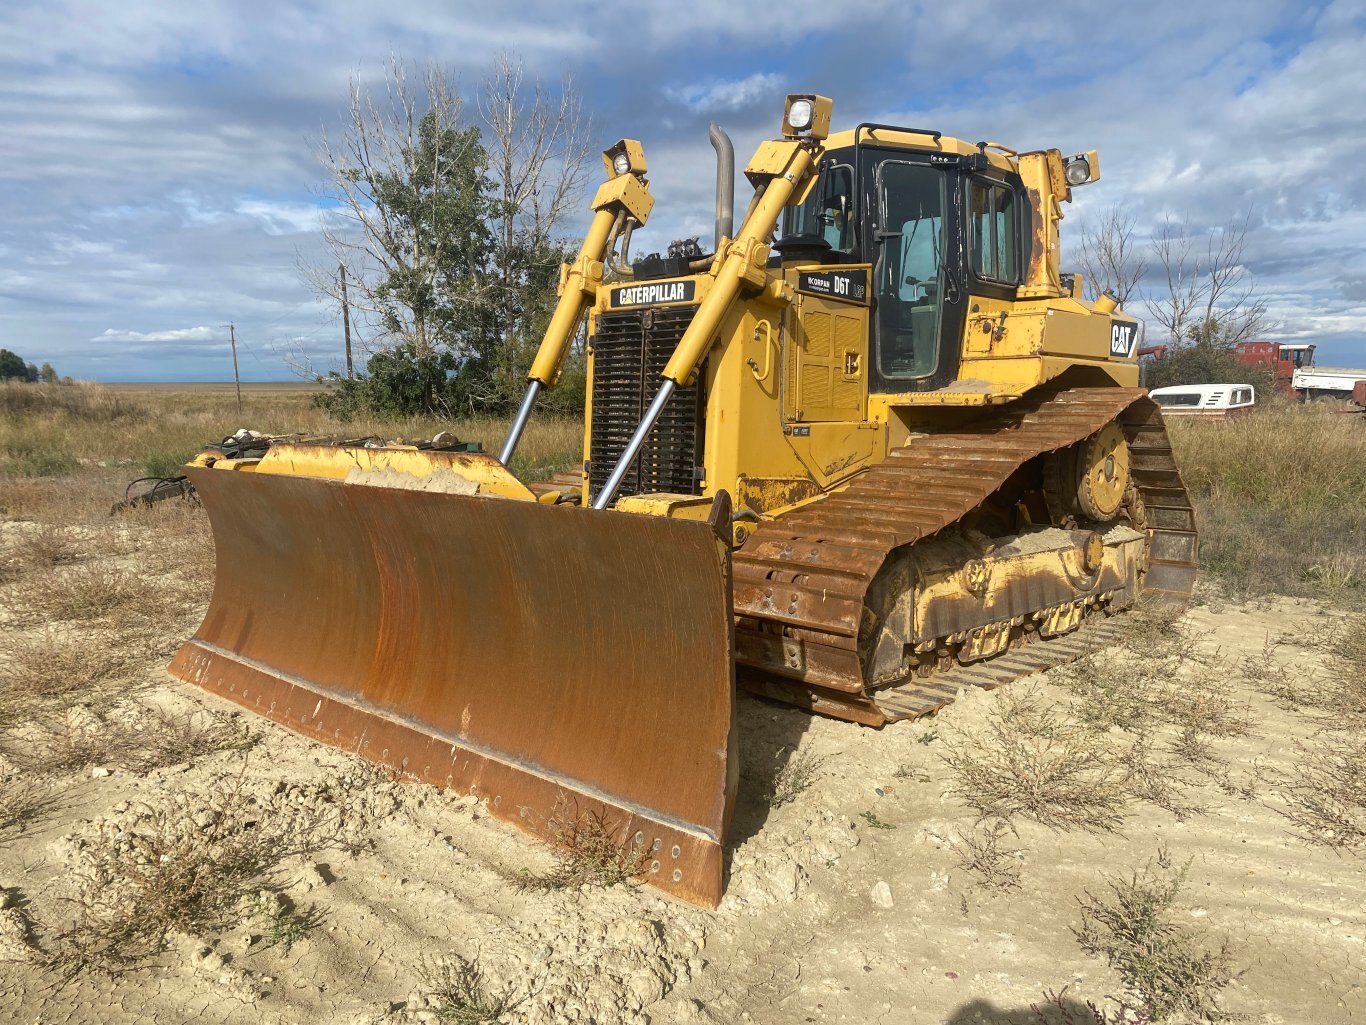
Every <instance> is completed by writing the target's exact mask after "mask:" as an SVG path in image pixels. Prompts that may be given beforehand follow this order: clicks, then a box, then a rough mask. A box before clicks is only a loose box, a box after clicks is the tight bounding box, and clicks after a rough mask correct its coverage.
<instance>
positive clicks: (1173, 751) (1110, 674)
mask: <svg viewBox="0 0 1366 1025" xmlns="http://www.w3.org/2000/svg"><path fill="white" fill-rule="evenodd" d="M1126 621H1127V622H1128V625H1129V627H1130V629H1129V630H1128V631H1127V633H1126V635H1125V636H1124V638H1123V640H1122V641H1121V642H1120V644H1119V645H1117V646H1116V648H1114V649H1111V650H1109V651H1107V652H1105V653H1103V654H1101V653H1098V654H1094V655H1090V656H1086V657H1084V658H1081V659H1079V660H1077V661H1076V662H1074V663H1073V664H1071V665H1070V666H1067V667H1065V668H1063V669H1061V670H1059V671H1058V672H1057V673H1056V674H1054V675H1055V677H1056V678H1057V680H1058V681H1059V682H1060V683H1061V684H1062V685H1063V687H1065V688H1066V689H1067V690H1069V691H1070V692H1071V693H1072V694H1073V695H1074V697H1075V701H1074V703H1073V705H1072V707H1071V711H1072V712H1073V714H1075V715H1076V716H1077V717H1078V718H1079V719H1080V720H1081V721H1083V722H1085V723H1086V724H1088V725H1089V726H1090V727H1092V728H1093V729H1095V730H1098V731H1106V732H1107V734H1108V735H1109V736H1110V738H1111V741H1110V742H1111V743H1112V744H1114V745H1115V746H1116V748H1117V749H1119V750H1120V751H1121V752H1122V753H1121V755H1120V758H1121V761H1122V763H1123V766H1124V770H1125V772H1126V774H1127V783H1126V785H1127V789H1128V791H1129V793H1130V794H1131V795H1132V796H1134V797H1136V798H1137V799H1139V800H1142V801H1146V802H1148V803H1150V804H1154V805H1156V806H1157V807H1160V808H1164V809H1166V810H1167V811H1169V812H1171V813H1172V814H1173V815H1175V816H1176V817H1177V818H1178V819H1184V818H1187V817H1189V816H1190V815H1192V814H1195V813H1197V812H1198V811H1200V806H1199V805H1198V804H1196V803H1195V802H1193V801H1192V800H1190V799H1189V798H1188V796H1187V793H1188V791H1189V790H1190V789H1191V788H1193V787H1195V786H1198V785H1199V784H1200V783H1201V782H1202V781H1203V780H1213V781H1214V782H1215V783H1216V784H1218V785H1219V786H1220V787H1221V788H1223V789H1224V790H1225V791H1226V792H1229V793H1235V792H1241V791H1239V788H1238V786H1237V785H1235V784H1234V782H1233V781H1232V778H1231V777H1230V776H1229V773H1228V767H1227V763H1226V762H1225V760H1224V759H1223V758H1222V757H1221V756H1220V754H1219V752H1218V750H1217V749H1216V748H1215V747H1214V745H1213V743H1212V740H1215V739H1227V738H1230V737H1240V736H1244V735H1246V734H1247V733H1248V732H1249V731H1250V729H1251V714H1250V708H1249V705H1248V703H1247V699H1246V697H1245V695H1243V694H1242V693H1240V691H1239V688H1238V673H1237V672H1235V671H1234V668H1233V667H1232V666H1230V665H1228V664H1226V663H1225V662H1224V661H1222V660H1220V659H1218V658H1216V657H1213V656H1210V655H1206V654H1204V653H1202V650H1201V641H1202V638H1201V637H1200V636H1198V635H1197V634H1195V633H1194V632H1193V631H1191V630H1190V629H1189V627H1187V626H1186V625H1185V624H1184V623H1182V622H1181V621H1180V620H1179V612H1178V611H1176V610H1172V609H1171V608H1170V607H1164V606H1148V607H1140V608H1139V609H1137V610H1135V611H1134V612H1132V613H1130V614H1129V616H1127V617H1126ZM1117 732H1118V733H1119V734H1121V737H1119V738H1117V737H1116V733H1117ZM1123 734H1127V735H1128V738H1129V739H1128V740H1127V744H1128V747H1127V749H1125V747H1124V744H1125V741H1124V740H1123V739H1122V735H1123Z"/></svg>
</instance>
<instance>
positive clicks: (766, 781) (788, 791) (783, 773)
mask: <svg viewBox="0 0 1366 1025" xmlns="http://www.w3.org/2000/svg"><path fill="white" fill-rule="evenodd" d="M786 754H788V750H787V749H786V748H784V749H783V750H781V751H779V752H778V753H777V754H776V756H775V764H773V765H771V766H767V767H765V768H766V771H763V772H762V773H761V775H760V779H759V783H758V798H759V800H760V801H761V802H762V803H763V804H764V805H766V806H767V807H769V808H781V807H782V806H783V805H785V804H791V803H792V802H793V801H795V800H796V799H797V798H798V797H800V796H801V795H802V794H804V793H806V791H808V790H810V789H811V786H812V784H814V783H815V782H816V779H817V778H818V773H819V772H820V769H821V766H822V765H824V764H825V759H823V758H820V757H818V756H816V755H815V754H813V753H812V752H811V751H809V750H808V751H797V752H796V753H794V754H792V755H791V757H789V758H788V759H787V760H786V761H782V758H783V756H784V755H786Z"/></svg>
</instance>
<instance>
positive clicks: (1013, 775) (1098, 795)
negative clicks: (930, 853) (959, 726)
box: [943, 685, 1126, 831]
mask: <svg viewBox="0 0 1366 1025" xmlns="http://www.w3.org/2000/svg"><path fill="white" fill-rule="evenodd" d="M945 748H946V750H945V753H944V755H943V757H944V760H945V762H946V763H947V765H948V767H949V770H950V773H951V776H952V778H951V779H950V781H949V787H948V792H949V793H950V794H951V795H952V796H954V797H957V798H958V799H959V800H961V801H962V802H963V803H964V804H966V805H967V806H968V807H970V808H974V809H976V810H977V812H978V813H979V814H980V815H982V816H983V817H988V816H991V817H997V818H1003V819H1010V818H1012V817H1014V816H1015V815H1023V816H1025V817H1026V818H1030V819H1033V820H1034V821H1036V822H1039V823H1041V824H1042V825H1045V826H1052V827H1054V828H1059V829H1086V830H1095V831H1107V830H1113V829H1116V828H1117V827H1118V826H1119V824H1120V823H1121V821H1122V820H1123V810H1124V805H1125V801H1126V793H1125V788H1124V783H1125V773H1124V769H1123V765H1122V764H1121V762H1120V760H1119V758H1118V757H1117V756H1116V753H1115V749H1114V745H1113V744H1111V743H1110V742H1109V741H1108V740H1107V738H1106V737H1105V736H1104V735H1103V734H1099V733H1097V732H1096V731H1095V730H1094V729H1092V728H1091V727H1090V726H1088V725H1087V724H1085V723H1082V722H1078V721H1077V720H1075V719H1071V718H1068V717H1066V716H1065V715H1064V714H1062V713H1060V712H1058V711H1057V710H1056V709H1054V708H1053V707H1051V703H1050V702H1049V701H1048V700H1047V699H1046V698H1044V697H1043V695H1041V694H1040V693H1039V691H1038V689H1037V688H1035V687H1027V686H1026V687H1019V685H1016V687H1012V688H1010V689H1008V690H1007V691H1006V692H1005V693H1003V694H1002V695H1001V697H1000V702H999V704H998V705H997V706H996V707H995V708H994V709H993V710H992V712H991V713H990V714H989V715H988V716H987V721H986V725H985V727H984V728H983V729H981V730H978V731H973V732H970V733H968V734H965V735H963V736H961V737H958V738H954V739H951V740H947V741H945Z"/></svg>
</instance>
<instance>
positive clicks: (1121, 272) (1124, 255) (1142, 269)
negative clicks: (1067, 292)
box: [1077, 206, 1148, 306]
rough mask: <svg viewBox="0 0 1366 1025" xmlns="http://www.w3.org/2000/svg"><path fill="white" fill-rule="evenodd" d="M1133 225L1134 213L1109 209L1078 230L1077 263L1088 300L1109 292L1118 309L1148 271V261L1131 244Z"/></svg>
mask: <svg viewBox="0 0 1366 1025" xmlns="http://www.w3.org/2000/svg"><path fill="white" fill-rule="evenodd" d="M1137 225H1138V218H1137V217H1136V216H1135V215H1134V214H1132V213H1130V212H1129V211H1127V210H1125V209H1124V208H1122V207H1118V206H1112V207H1110V208H1109V209H1107V210H1106V211H1104V212H1103V213H1102V214H1101V215H1100V218H1099V220H1097V221H1095V222H1094V223H1090V224H1088V225H1087V226H1086V227H1085V228H1083V229H1082V233H1081V252H1080V253H1079V254H1078V256H1077V263H1078V265H1079V266H1080V267H1081V272H1082V276H1083V278H1084V280H1085V287H1086V294H1087V297H1088V298H1090V299H1091V300H1092V301H1094V300H1095V299H1097V298H1098V297H1099V296H1100V294H1101V293H1102V292H1110V293H1111V294H1113V295H1114V296H1115V298H1117V299H1118V300H1119V304H1120V305H1121V306H1124V305H1126V304H1127V303H1128V302H1129V297H1130V296H1132V295H1133V294H1134V291H1135V289H1137V288H1138V283H1139V282H1140V281H1142V280H1143V275H1144V274H1146V273H1147V272H1148V261H1147V260H1146V259H1145V258H1144V257H1143V254H1142V251H1141V250H1140V249H1139V247H1138V244H1137V243H1136V242H1135V241H1134V229H1135V228H1136V227H1137Z"/></svg>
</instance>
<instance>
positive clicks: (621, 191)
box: [498, 139, 655, 466]
mask: <svg viewBox="0 0 1366 1025" xmlns="http://www.w3.org/2000/svg"><path fill="white" fill-rule="evenodd" d="M602 162H603V163H604V164H605V165H606V167H607V173H608V175H609V176H610V177H608V179H607V181H605V182H603V183H602V185H601V186H600V187H599V188H598V192H597V195H596V196H594V197H593V221H592V223H591V224H590V225H589V226H588V233H587V234H586V235H584V237H583V245H582V246H581V247H580V248H579V255H578V256H577V257H576V258H575V259H574V261H573V262H572V263H566V264H563V265H562V266H561V267H560V287H559V289H558V295H559V301H558V302H557V303H556V304H555V312H554V313H553V314H552V315H551V317H550V324H549V325H548V326H547V327H546V329H545V336H544V337H543V338H542V339H541V347H540V349H538V350H537V352H536V359H535V360H534V361H533V362H532V364H531V370H530V371H529V372H528V373H527V390H526V396H525V397H524V398H523V399H522V405H521V408H519V409H518V411H517V418H516V419H515V420H514V421H513V422H512V429H511V430H510V431H509V432H508V438H507V441H506V442H504V444H503V451H502V453H501V454H500V455H499V457H498V458H499V461H500V462H502V463H503V465H504V466H506V465H507V463H508V460H510V459H511V458H512V453H513V452H515V451H516V449H517V442H518V441H520V440H521V437H522V431H523V430H524V429H525V428H526V422H527V420H528V419H530V417H531V408H532V406H533V405H535V403H536V395H537V394H538V393H539V392H540V390H541V389H542V388H549V387H551V386H553V385H554V384H555V382H556V381H557V380H558V379H559V376H560V368H561V367H562V366H563V365H564V357H565V353H567V352H568V351H569V345H570V343H571V342H572V341H573V340H574V336H575V335H576V334H577V333H578V330H579V324H580V322H581V321H582V320H583V314H584V311H585V310H586V309H587V308H588V304H589V303H591V302H592V301H593V298H594V296H596V295H597V290H598V286H599V285H601V284H602V265H603V260H604V259H606V257H607V254H608V253H610V252H611V251H612V245H613V243H614V242H615V240H616V237H617V235H618V234H619V233H620V232H621V230H622V227H623V226H624V225H625V224H626V222H627V220H628V219H630V220H631V221H634V222H635V226H636V227H640V226H643V225H644V224H645V221H646V218H648V217H649V216H650V209H651V208H652V207H653V206H654V201H655V200H654V197H653V196H652V195H650V192H649V185H648V183H647V182H646V180H645V170H646V166H645V153H644V151H643V150H642V149H641V146H640V143H638V142H636V141H635V140H634V139H622V140H621V141H620V142H618V143H617V144H616V145H615V146H613V147H612V148H611V149H609V150H606V151H604V153H603V155H602Z"/></svg>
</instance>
